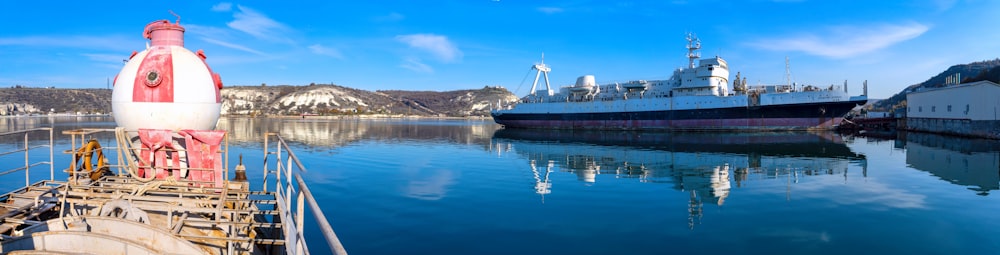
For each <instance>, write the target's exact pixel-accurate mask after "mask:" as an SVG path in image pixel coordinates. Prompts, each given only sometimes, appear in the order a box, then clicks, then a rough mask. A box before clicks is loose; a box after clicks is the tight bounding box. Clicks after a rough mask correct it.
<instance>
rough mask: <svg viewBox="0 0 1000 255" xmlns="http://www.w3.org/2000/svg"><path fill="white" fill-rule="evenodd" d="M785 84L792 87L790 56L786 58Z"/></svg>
mask: <svg viewBox="0 0 1000 255" xmlns="http://www.w3.org/2000/svg"><path fill="white" fill-rule="evenodd" d="M785 84H786V85H789V86H791V85H792V65H791V64H789V63H788V56H785Z"/></svg>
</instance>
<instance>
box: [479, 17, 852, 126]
mask: <svg viewBox="0 0 1000 255" xmlns="http://www.w3.org/2000/svg"><path fill="white" fill-rule="evenodd" d="M687 41H688V44H687V49H688V59H689V60H690V64H689V66H688V67H686V68H680V69H677V70H675V71H674V73H673V75H672V76H671V77H670V78H669V79H666V80H635V81H628V82H615V83H609V84H603V85H598V84H597V83H596V82H595V78H594V76H593V75H584V76H581V77H579V78H577V80H576V84H574V85H572V86H566V87H561V88H559V91H558V92H556V91H555V90H553V89H552V86H551V85H550V84H549V77H548V73H549V71H551V68H550V67H549V66H547V65H545V62H544V58H543V61H542V63H540V64H535V65H534V66H532V68H533V69H534V70H537V73H536V75H535V81H534V83H533V84H532V86H531V91H530V94H529V95H527V96H525V97H523V98H521V99H520V100H519V101H517V102H511V103H508V104H499V105H498V107H497V108H496V109H494V110H492V111H491V112H490V113H491V115H492V116H493V119H494V120H495V121H496V122H497V123H499V124H502V125H504V127H508V128H554V129H626V130H638V129H643V130H645V129H652V130H677V131H684V130H693V131H711V130H730V131H732V130H739V131H766V130H816V129H834V128H836V127H837V126H838V125H839V124H840V122H841V121H843V117H844V115H845V114H847V113H848V112H849V111H850V110H851V109H853V108H854V107H856V106H858V105H860V104H864V103H865V102H867V101H868V97H867V82H866V83H865V85H864V87H865V88H864V90H865V92H864V93H863V94H862V95H859V96H850V95H849V94H848V92H847V83H846V81H845V83H844V85H843V86H838V85H830V86H824V87H817V86H812V85H799V84H794V83H791V82H789V83H787V84H783V85H755V86H748V85H747V82H746V78H745V77H743V78H741V77H740V74H739V73H737V74H736V79H735V80H733V81H732V82H730V81H729V66H728V65H727V63H726V61H725V60H723V59H722V58H720V57H718V56H716V57H714V58H705V59H701V55H700V53H698V50H699V49H701V42H700V40H698V39H697V38H696V37H694V36H693V35H690V34H689V35H688V36H687ZM543 75H544V77H545V88H544V89H540V88H539V87H538V80H539V78H540V77H542V76H543ZM730 88H731V89H730ZM501 103H502V102H501Z"/></svg>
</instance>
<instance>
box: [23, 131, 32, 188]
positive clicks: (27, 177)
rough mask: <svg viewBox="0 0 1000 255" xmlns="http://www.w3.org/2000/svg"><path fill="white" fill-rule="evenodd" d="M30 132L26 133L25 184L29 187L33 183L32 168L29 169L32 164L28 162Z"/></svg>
mask: <svg viewBox="0 0 1000 255" xmlns="http://www.w3.org/2000/svg"><path fill="white" fill-rule="evenodd" d="M28 162H29V161H28V133H27V132H25V133H24V186H25V187H27V186H28V185H31V178H30V175H31V169H28V168H29V167H30V166H31V164H29V163H28Z"/></svg>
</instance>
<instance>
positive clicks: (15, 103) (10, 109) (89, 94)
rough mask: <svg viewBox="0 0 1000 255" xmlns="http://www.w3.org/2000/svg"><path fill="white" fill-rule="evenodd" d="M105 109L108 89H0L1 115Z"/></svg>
mask: <svg viewBox="0 0 1000 255" xmlns="http://www.w3.org/2000/svg"><path fill="white" fill-rule="evenodd" d="M108 112H111V90H109V89H56V88H24V87H14V88H0V115H15V114H42V113H108Z"/></svg>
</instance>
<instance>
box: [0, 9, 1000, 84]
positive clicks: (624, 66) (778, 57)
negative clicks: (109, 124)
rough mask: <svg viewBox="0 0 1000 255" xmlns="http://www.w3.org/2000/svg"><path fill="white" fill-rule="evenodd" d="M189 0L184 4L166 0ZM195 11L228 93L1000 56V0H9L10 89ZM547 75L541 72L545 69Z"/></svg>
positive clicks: (112, 57)
mask: <svg viewBox="0 0 1000 255" xmlns="http://www.w3.org/2000/svg"><path fill="white" fill-rule="evenodd" d="M159 2H176V3H159ZM170 10H172V11H173V12H175V13H177V14H178V15H180V16H181V20H180V22H181V24H182V25H183V26H185V27H186V29H187V33H186V41H185V44H186V47H187V48H188V49H191V50H197V49H204V50H205V52H206V54H207V55H208V63H209V64H210V65H211V66H212V68H213V69H214V70H215V71H216V72H218V73H220V74H221V75H222V79H223V82H224V83H225V84H226V85H260V84H261V83H267V84H269V85H278V84H291V85H304V84H309V83H311V82H316V83H331V82H332V83H334V84H338V85H343V86H348V87H354V88H359V89H365V90H384V89H401V90H435V91H447V90H458V89H474V88H481V87H483V86H485V85H501V86H504V87H506V88H508V89H510V90H511V91H515V92H516V93H517V94H518V95H519V96H520V95H524V94H527V92H528V88H529V87H530V86H531V84H530V82H531V78H532V77H529V78H528V79H527V80H526V81H524V82H522V79H524V77H525V76H526V74H528V72H529V68H530V66H531V65H532V64H534V63H536V62H538V61H539V60H540V56H541V54H542V53H543V52H544V53H545V63H546V64H548V65H549V66H551V67H552V72H551V76H550V77H551V80H552V82H553V84H554V85H569V84H571V83H572V82H574V81H575V79H576V77H578V76H580V75H584V74H593V75H595V76H596V77H597V80H598V82H602V83H603V82H614V81H627V80H636V79H663V78H667V77H668V76H669V75H670V73H671V72H672V70H674V69H676V68H678V67H682V66H684V65H686V63H687V59H686V58H685V57H684V56H685V54H686V50H685V49H684V45H685V43H686V42H685V40H684V35H685V33H687V32H693V33H695V34H697V35H698V37H699V38H700V39H701V41H702V46H703V50H702V56H704V57H710V56H714V55H719V56H721V57H723V58H724V59H726V60H727V61H728V62H729V65H730V71H731V72H732V75H733V76H735V74H736V72H737V71H739V72H741V73H742V74H743V75H744V76H746V77H748V82H749V83H750V84H776V83H784V81H785V57H788V58H789V59H790V62H791V74H792V79H793V81H795V82H798V83H806V84H814V85H829V84H841V83H843V82H844V80H848V82H849V84H850V86H851V87H850V89H852V90H853V91H852V94H856V93H860V90H861V81H862V80H868V83H869V94H870V96H871V97H872V98H885V97H888V96H890V95H892V94H894V93H896V92H898V91H900V90H902V89H903V88H904V87H906V86H908V85H911V84H914V83H918V82H922V81H924V80H926V79H927V78H929V77H930V76H932V75H936V74H937V73H939V72H940V71H943V70H944V69H945V68H947V67H948V66H951V65H954V64H961V63H968V62H972V61H980V60H986V59H994V58H997V57H1000V33H998V32H997V31H1000V30H998V28H1000V16H998V14H1000V1H987V0H979V1H961V0H933V1H810V0H803V1H795V0H778V1H764V0H760V1H753V0H750V1H721V0H720V1H712V0H705V1H696V0H690V1H513V0H482V1H480V0H465V1H318V2H290V3H288V1H247V2H240V1H234V2H203V1H122V2H114V1H65V2H58V3H53V2H45V1H5V2H4V3H0V19H2V22H0V87H9V86H13V85H15V84H21V85H27V86H33V87H43V86H55V87H62V88H103V87H105V83H106V79H108V78H112V77H114V76H115V74H117V72H118V70H119V69H120V68H121V66H122V59H125V58H127V57H128V55H129V54H130V53H131V52H132V51H133V50H142V49H143V48H144V47H145V46H144V45H145V42H146V40H145V39H143V38H142V29H143V27H144V26H145V25H146V24H147V23H149V22H151V21H154V20H161V19H169V20H171V21H174V20H175V17H174V16H173V15H171V14H170V12H169V11H170ZM531 75H534V74H533V73H532V74H531Z"/></svg>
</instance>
